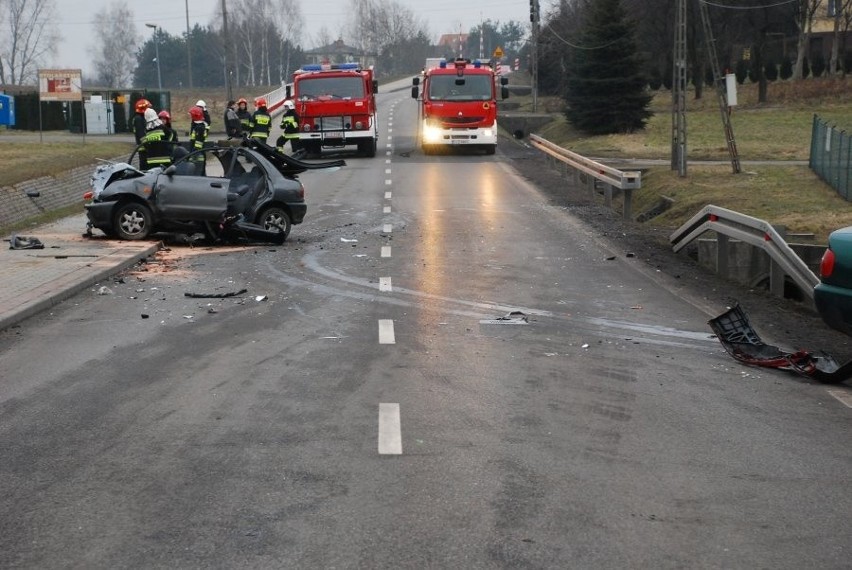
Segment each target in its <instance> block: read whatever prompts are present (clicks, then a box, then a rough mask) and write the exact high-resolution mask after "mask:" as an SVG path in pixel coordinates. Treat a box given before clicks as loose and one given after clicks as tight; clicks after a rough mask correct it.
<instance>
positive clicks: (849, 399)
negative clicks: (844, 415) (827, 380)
mask: <svg viewBox="0 0 852 570" xmlns="http://www.w3.org/2000/svg"><path fill="white" fill-rule="evenodd" d="M828 393H829V394H830V395H831V396H833V397H835V398H836V399H837V400H839V401H840V402H841V403H843V404H844V405H845V406H846V407H847V408H852V392H850V391H849V390H829V391H828Z"/></svg>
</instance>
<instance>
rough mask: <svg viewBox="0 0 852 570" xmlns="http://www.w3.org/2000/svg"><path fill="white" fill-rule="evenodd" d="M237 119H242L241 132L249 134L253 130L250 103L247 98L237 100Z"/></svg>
mask: <svg viewBox="0 0 852 570" xmlns="http://www.w3.org/2000/svg"><path fill="white" fill-rule="evenodd" d="M237 117H239V118H240V131H241V132H243V133H248V132H249V130H250V129H251V113H249V110H248V101H246V99H245V97H240V98H239V99H238V100H237Z"/></svg>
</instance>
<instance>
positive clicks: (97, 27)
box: [90, 0, 142, 87]
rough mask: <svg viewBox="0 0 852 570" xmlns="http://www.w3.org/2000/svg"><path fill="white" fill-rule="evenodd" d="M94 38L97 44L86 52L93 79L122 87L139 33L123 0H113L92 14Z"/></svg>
mask: <svg viewBox="0 0 852 570" xmlns="http://www.w3.org/2000/svg"><path fill="white" fill-rule="evenodd" d="M93 26H94V32H95V37H96V38H98V39H100V44H98V45H95V46H92V47H91V48H90V51H91V53H92V56H93V61H94V64H95V67H96V68H97V70H98V77H97V81H98V83H100V84H101V85H103V86H104V87H126V86H128V85H130V84H131V82H132V80H133V71H134V68H135V67H136V64H137V62H136V50H137V48H138V46H139V42H140V41H141V40H142V38H141V35H140V34H139V33H138V32H137V31H136V25H135V24H134V23H133V11H132V10H131V9H130V7H129V6H128V5H127V2H126V0H115V1H114V2H112V3H111V4H110V5H109V8H108V9H107V10H106V11H104V12H99V13H98V14H96V15H95V21H94V23H93Z"/></svg>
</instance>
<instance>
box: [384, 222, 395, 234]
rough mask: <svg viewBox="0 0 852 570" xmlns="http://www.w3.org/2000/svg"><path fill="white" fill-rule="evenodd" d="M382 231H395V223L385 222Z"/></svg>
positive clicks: (387, 232)
mask: <svg viewBox="0 0 852 570" xmlns="http://www.w3.org/2000/svg"><path fill="white" fill-rule="evenodd" d="M382 232H383V233H386V234H389V233H391V232H393V224H385V225H384V226H382Z"/></svg>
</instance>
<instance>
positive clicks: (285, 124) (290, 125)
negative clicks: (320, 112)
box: [281, 110, 299, 139]
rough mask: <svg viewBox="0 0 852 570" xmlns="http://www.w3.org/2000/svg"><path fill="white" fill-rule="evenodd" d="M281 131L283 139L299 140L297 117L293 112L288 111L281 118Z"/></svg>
mask: <svg viewBox="0 0 852 570" xmlns="http://www.w3.org/2000/svg"><path fill="white" fill-rule="evenodd" d="M281 130H282V131H284V138H285V139H297V138H299V115H297V114H296V112H295V111H293V110H288V111H287V112H286V113H284V116H282V117H281Z"/></svg>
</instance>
